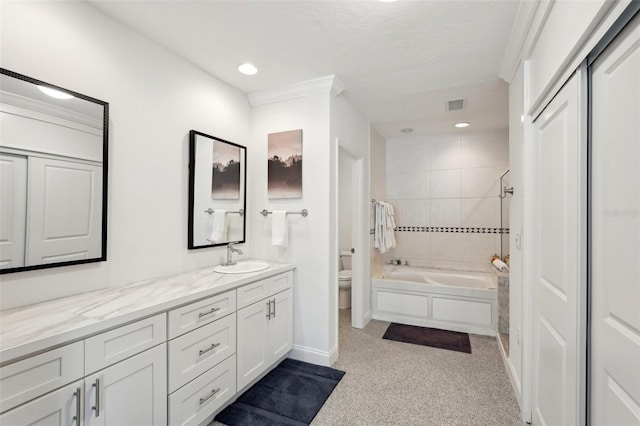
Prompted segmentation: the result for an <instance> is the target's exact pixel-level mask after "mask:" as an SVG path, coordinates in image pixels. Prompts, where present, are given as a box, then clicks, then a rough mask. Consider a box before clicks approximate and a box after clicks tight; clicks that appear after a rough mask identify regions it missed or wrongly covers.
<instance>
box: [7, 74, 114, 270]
mask: <svg viewBox="0 0 640 426" xmlns="http://www.w3.org/2000/svg"><path fill="white" fill-rule="evenodd" d="M107 122H108V104H107V103H106V102H102V101H99V100H96V99H93V98H90V97H87V96H85V95H82V94H79V93H76V92H72V91H69V90H66V89H62V88H59V87H56V86H53V85H50V84H47V83H44V82H42V81H39V80H35V79H32V78H29V77H27V76H24V75H21V74H17V73H14V72H12V71H9V70H6V69H2V68H0V273H7V272H17V271H22V270H31V269H41V268H47V267H54V266H64V265H71V264H78V263H88V262H97V261H102V260H106V214H105V212H106V160H107V157H106V153H107V127H106V126H107Z"/></svg>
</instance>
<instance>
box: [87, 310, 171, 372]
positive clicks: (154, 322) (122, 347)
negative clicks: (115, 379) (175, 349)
mask: <svg viewBox="0 0 640 426" xmlns="http://www.w3.org/2000/svg"><path fill="white" fill-rule="evenodd" d="M166 339H167V321H166V316H165V314H159V315H156V316H154V317H151V318H147V319H144V320H141V321H137V322H134V323H133V324H129V325H125V326H123V327H120V328H116V329H115V330H111V331H107V332H106V333H101V334H98V335H97V336H93V337H90V338H88V339H86V340H85V341H84V352H85V362H84V372H85V374H91V373H94V372H96V371H98V370H101V369H103V368H105V367H107V366H109V365H112V364H115V363H116V362H118V361H122V360H123V359H125V358H128V357H130V356H132V355H135V354H137V353H140V352H142V351H144V350H146V349H149V348H152V347H154V346H156V345H159V344H160V343H162V342H164V341H165V340H166Z"/></svg>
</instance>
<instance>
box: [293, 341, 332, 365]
mask: <svg viewBox="0 0 640 426" xmlns="http://www.w3.org/2000/svg"><path fill="white" fill-rule="evenodd" d="M289 358H291V359H296V360H298V361H304V362H309V363H311V364H317V365H323V366H325V367H331V365H333V363H334V362H335V360H336V359H337V358H338V348H334V349H332V350H331V351H330V352H325V351H320V350H318V349H313V348H307V347H304V346H299V345H293V349H292V350H291V352H289Z"/></svg>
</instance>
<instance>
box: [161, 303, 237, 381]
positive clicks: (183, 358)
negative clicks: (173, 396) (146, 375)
mask: <svg viewBox="0 0 640 426" xmlns="http://www.w3.org/2000/svg"><path fill="white" fill-rule="evenodd" d="M235 352H236V316H235V315H228V316H226V317H224V318H222V319H219V320H218V321H215V322H212V323H210V324H207V325H205V326H204V327H200V328H198V329H196V330H193V331H191V332H189V333H187V334H185V335H182V336H180V337H178V338H177V339H173V340H171V341H169V393H171V392H173V391H175V390H176V389H178V388H180V387H181V386H184V385H185V384H186V383H188V382H189V381H191V380H193V379H195V378H196V377H198V375H200V374H202V373H204V372H205V371H207V370H208V369H210V368H211V367H213V366H214V365H216V364H217V363H219V362H220V361H222V360H223V359H225V358H228V357H229V356H230V355H232V354H234V353H235Z"/></svg>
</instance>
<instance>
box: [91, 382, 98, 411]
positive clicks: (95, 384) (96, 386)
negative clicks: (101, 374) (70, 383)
mask: <svg viewBox="0 0 640 426" xmlns="http://www.w3.org/2000/svg"><path fill="white" fill-rule="evenodd" d="M91 386H92V387H94V388H96V405H94V406H93V407H91V409H92V410H95V411H96V417H100V379H99V378H98V379H96V382H95V383H94V384H93V385H91Z"/></svg>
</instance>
